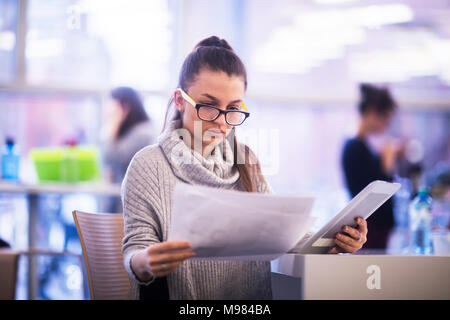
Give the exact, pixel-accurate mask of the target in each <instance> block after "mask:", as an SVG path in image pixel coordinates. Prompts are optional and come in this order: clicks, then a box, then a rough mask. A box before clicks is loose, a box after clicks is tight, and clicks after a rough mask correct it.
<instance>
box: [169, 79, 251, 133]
mask: <svg viewBox="0 0 450 320" xmlns="http://www.w3.org/2000/svg"><path fill="white" fill-rule="evenodd" d="M177 90H178V91H180V93H181V96H182V97H183V99H184V100H186V101H187V102H189V103H190V104H191V105H192V106H193V107H194V108H195V109H196V110H197V116H198V117H199V118H200V119H201V120H203V121H214V120H216V119H217V118H218V117H219V116H220V115H221V114H224V115H225V121H226V123H228V124H229V125H230V126H239V125H241V124H242V123H243V122H244V121H245V119H247V118H248V117H249V116H250V112H248V109H247V107H246V106H245V104H244V102H241V104H240V107H242V109H244V110H245V111H241V110H226V111H224V110H221V109H219V108H217V107H215V106H211V105H209V104H202V103H196V102H195V101H194V99H192V98H191V97H190V96H189V95H188V94H187V93H186V92H184V91H183V89H181V88H178V89H177Z"/></svg>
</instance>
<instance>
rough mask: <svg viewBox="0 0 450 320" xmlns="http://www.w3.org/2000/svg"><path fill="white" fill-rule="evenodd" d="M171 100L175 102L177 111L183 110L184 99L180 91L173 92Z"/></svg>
mask: <svg viewBox="0 0 450 320" xmlns="http://www.w3.org/2000/svg"><path fill="white" fill-rule="evenodd" d="M173 101H174V102H175V108H177V110H178V111H180V112H184V99H183V97H182V96H181V92H180V91H178V90H176V91H175V92H174V94H173Z"/></svg>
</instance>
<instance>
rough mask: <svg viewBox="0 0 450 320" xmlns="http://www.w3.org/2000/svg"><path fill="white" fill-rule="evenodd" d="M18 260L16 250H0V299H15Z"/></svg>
mask: <svg viewBox="0 0 450 320" xmlns="http://www.w3.org/2000/svg"><path fill="white" fill-rule="evenodd" d="M18 261H19V253H18V252H15V251H12V250H10V249H1V250H0V270H1V271H0V300H14V299H15V296H16V283H17V266H18Z"/></svg>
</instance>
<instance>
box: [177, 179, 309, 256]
mask: <svg viewBox="0 0 450 320" xmlns="http://www.w3.org/2000/svg"><path fill="white" fill-rule="evenodd" d="M313 202H314V198H313V197H311V196H303V197H291V196H275V195H268V194H258V193H248V192H240V191H230V190H224V189H217V188H208V187H204V186H192V185H188V184H184V183H179V184H177V185H176V186H175V190H174V202H173V207H172V217H171V228H170V231H169V239H168V241H189V242H191V243H192V247H193V250H194V251H195V253H196V256H195V258H196V259H199V258H201V259H226V260H236V259H238V260H272V259H276V258H278V257H279V256H281V255H282V254H284V253H286V252H287V251H289V250H290V249H291V248H292V247H294V245H295V244H296V243H297V242H298V241H299V240H300V239H301V238H302V237H303V236H304V235H305V233H306V232H307V231H308V229H309V227H310V226H311V225H312V223H313V221H314V218H312V217H311V216H310V211H311V209H312V205H313Z"/></svg>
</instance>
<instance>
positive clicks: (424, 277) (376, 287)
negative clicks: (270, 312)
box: [272, 254, 450, 300]
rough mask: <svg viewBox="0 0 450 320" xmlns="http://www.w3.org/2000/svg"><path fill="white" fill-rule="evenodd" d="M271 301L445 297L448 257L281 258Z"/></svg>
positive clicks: (448, 293)
mask: <svg viewBox="0 0 450 320" xmlns="http://www.w3.org/2000/svg"><path fill="white" fill-rule="evenodd" d="M272 288H273V296H274V299H308V300H309V299H311V300H316V299H326V300H340V299H350V300H359V299H367V300H377V299H408V300H409V299H450V256H399V255H362V254H361V255H350V254H339V255H332V254H323V255H319V254H318V255H299V254H285V255H283V256H281V257H280V258H279V259H277V260H275V261H273V262H272Z"/></svg>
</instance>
